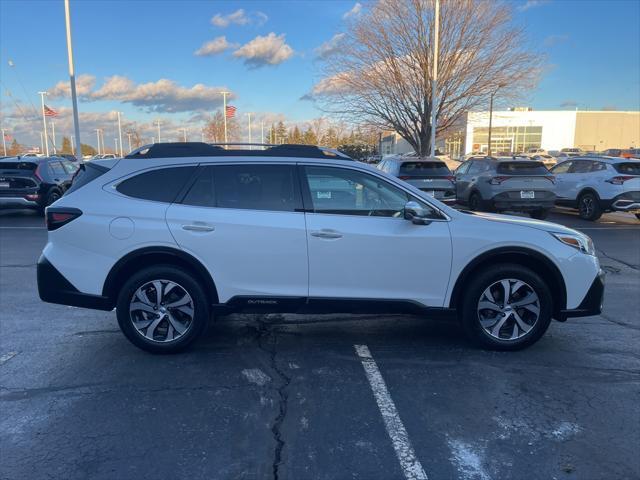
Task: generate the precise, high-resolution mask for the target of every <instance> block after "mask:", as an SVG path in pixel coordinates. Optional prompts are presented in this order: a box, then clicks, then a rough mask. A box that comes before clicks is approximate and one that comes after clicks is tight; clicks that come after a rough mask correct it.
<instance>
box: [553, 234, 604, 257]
mask: <svg viewBox="0 0 640 480" xmlns="http://www.w3.org/2000/svg"><path fill="white" fill-rule="evenodd" d="M551 235H553V236H554V237H556V238H557V239H558V240H560V241H561V242H562V243H564V244H565V245H569V246H570V247H573V248H575V249H576V250H580V251H581V252H582V253H586V254H587V255H593V256H595V255H596V249H595V248H594V246H593V241H592V240H591V239H590V238H589V237H588V236H586V235H574V234H571V233H554V232H551Z"/></svg>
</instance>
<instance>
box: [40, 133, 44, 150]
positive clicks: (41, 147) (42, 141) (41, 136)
mask: <svg viewBox="0 0 640 480" xmlns="http://www.w3.org/2000/svg"><path fill="white" fill-rule="evenodd" d="M40 149H41V150H40V151H41V152H44V135H42V132H40Z"/></svg>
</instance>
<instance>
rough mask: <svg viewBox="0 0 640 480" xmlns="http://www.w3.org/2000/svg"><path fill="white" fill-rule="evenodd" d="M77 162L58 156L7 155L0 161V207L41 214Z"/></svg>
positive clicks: (56, 196)
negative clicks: (36, 211)
mask: <svg viewBox="0 0 640 480" xmlns="http://www.w3.org/2000/svg"><path fill="white" fill-rule="evenodd" d="M76 170H78V165H77V164H76V163H74V162H70V161H69V160H67V159H65V158H60V157H32V156H29V157H8V158H3V159H2V160H0V206H1V207H9V208H33V209H36V210H38V211H39V212H41V213H44V209H45V207H46V206H47V205H51V204H52V203H53V202H55V201H56V200H58V199H59V198H60V197H61V196H62V194H63V193H64V192H65V190H66V189H67V188H69V185H71V179H72V177H73V175H74V174H75V173H76Z"/></svg>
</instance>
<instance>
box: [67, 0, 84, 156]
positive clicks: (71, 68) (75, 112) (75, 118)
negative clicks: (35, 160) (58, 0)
mask: <svg viewBox="0 0 640 480" xmlns="http://www.w3.org/2000/svg"><path fill="white" fill-rule="evenodd" d="M64 19H65V24H66V27H67V55H68V57H69V83H70V84H71V103H72V104H73V128H74V131H75V134H76V135H75V140H76V151H77V152H80V153H82V147H81V143H80V120H79V117H78V99H77V97H76V74H75V69H74V66H73V44H72V43H71V15H70V13H69V0H64Z"/></svg>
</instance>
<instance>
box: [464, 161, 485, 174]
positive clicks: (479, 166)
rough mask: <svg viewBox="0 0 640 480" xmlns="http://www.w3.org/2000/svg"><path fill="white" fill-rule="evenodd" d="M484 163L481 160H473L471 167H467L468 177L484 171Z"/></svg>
mask: <svg viewBox="0 0 640 480" xmlns="http://www.w3.org/2000/svg"><path fill="white" fill-rule="evenodd" d="M483 167H484V162H483V161H482V160H474V161H473V163H472V164H471V166H470V167H469V172H468V173H469V175H474V174H476V173H480V172H482V171H483V170H484V168H483Z"/></svg>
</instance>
